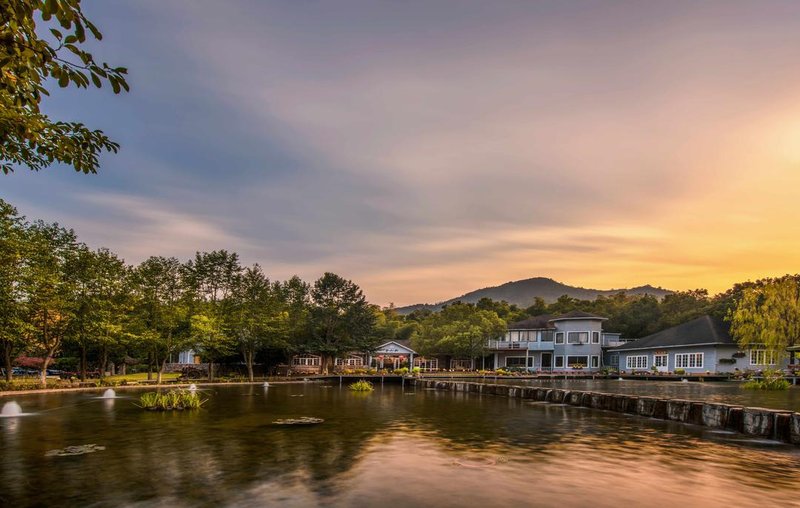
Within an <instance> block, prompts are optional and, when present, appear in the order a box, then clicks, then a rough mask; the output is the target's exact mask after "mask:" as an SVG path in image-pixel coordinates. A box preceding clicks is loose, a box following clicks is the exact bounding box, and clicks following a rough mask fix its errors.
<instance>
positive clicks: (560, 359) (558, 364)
mask: <svg viewBox="0 0 800 508" xmlns="http://www.w3.org/2000/svg"><path fill="white" fill-rule="evenodd" d="M555 368H557V369H563V368H564V357H563V356H556V362H555Z"/></svg>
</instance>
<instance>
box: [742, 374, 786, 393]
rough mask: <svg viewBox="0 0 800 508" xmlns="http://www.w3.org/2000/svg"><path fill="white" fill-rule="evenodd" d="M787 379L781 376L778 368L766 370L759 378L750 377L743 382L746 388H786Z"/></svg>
mask: <svg viewBox="0 0 800 508" xmlns="http://www.w3.org/2000/svg"><path fill="white" fill-rule="evenodd" d="M789 386H790V383H789V381H787V380H785V379H784V378H783V373H782V372H781V371H779V370H766V371H764V377H763V378H761V379H751V380H749V381H747V382H745V384H744V388H747V389H748V390H788V389H789Z"/></svg>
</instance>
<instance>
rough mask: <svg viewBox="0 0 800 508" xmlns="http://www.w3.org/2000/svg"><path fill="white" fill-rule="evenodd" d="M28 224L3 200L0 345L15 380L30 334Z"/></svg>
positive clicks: (0, 221) (6, 367) (8, 374)
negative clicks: (26, 291) (25, 289)
mask: <svg viewBox="0 0 800 508" xmlns="http://www.w3.org/2000/svg"><path fill="white" fill-rule="evenodd" d="M26 228H27V224H26V223H25V218H24V217H21V216H20V215H18V214H17V209H16V208H14V207H13V206H11V205H10V204H8V203H6V202H5V201H3V200H2V199H0V348H2V353H3V368H4V371H5V379H6V381H11V377H12V367H13V366H12V362H13V360H14V358H15V357H16V356H17V354H19V352H20V351H21V350H22V349H23V347H24V346H25V341H24V340H23V337H24V336H26V335H30V333H31V330H30V329H28V323H27V322H26V320H25V312H26V305H25V301H24V295H23V293H22V291H21V290H22V287H23V286H22V282H23V277H24V274H25V267H26V266H25V265H26V264H25V260H26V258H27V255H28V249H29V244H28V237H27V230H26Z"/></svg>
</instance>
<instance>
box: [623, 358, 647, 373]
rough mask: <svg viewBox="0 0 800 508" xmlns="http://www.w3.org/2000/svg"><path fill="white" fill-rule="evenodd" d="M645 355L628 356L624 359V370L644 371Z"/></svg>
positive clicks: (645, 366) (645, 365)
mask: <svg viewBox="0 0 800 508" xmlns="http://www.w3.org/2000/svg"><path fill="white" fill-rule="evenodd" d="M647 361H648V358H647V355H628V356H626V357H625V368H627V369H630V370H637V369H646V368H647Z"/></svg>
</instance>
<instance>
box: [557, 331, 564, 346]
mask: <svg viewBox="0 0 800 508" xmlns="http://www.w3.org/2000/svg"><path fill="white" fill-rule="evenodd" d="M563 343H564V332H556V344H563Z"/></svg>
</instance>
